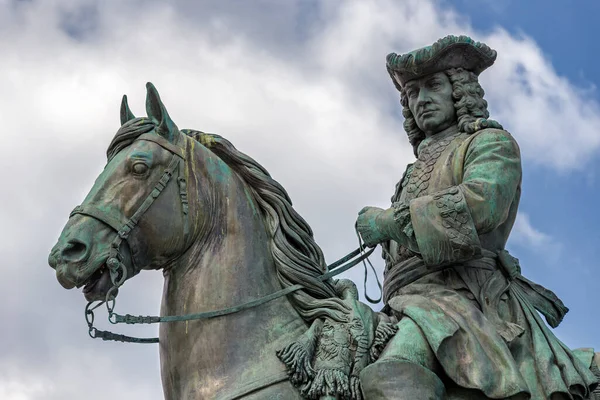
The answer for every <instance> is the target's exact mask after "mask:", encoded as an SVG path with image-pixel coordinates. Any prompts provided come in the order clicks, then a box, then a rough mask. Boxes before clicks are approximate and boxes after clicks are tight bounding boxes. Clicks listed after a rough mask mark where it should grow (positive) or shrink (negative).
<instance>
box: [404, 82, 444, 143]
mask: <svg viewBox="0 0 600 400" xmlns="http://www.w3.org/2000/svg"><path fill="white" fill-rule="evenodd" d="M404 90H405V93H406V97H407V99H408V107H409V109H410V111H411V112H412V114H413V116H414V117H415V121H416V123H417V126H418V127H419V128H420V129H421V130H422V131H423V132H425V134H426V135H427V136H431V135H435V134H436V133H438V132H440V131H442V130H444V129H446V128H448V127H450V126H451V125H452V124H454V123H455V122H456V110H455V108H454V99H453V98H452V83H451V82H450V79H448V76H447V75H446V74H445V73H444V72H437V73H435V74H431V75H427V76H425V77H423V78H419V79H413V80H412V81H408V82H407V83H406V85H405V86H404Z"/></svg>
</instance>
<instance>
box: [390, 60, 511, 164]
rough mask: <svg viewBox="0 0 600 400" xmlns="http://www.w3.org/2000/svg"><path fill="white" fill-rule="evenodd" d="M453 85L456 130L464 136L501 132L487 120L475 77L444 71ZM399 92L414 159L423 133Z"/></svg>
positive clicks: (480, 89)
mask: <svg viewBox="0 0 600 400" xmlns="http://www.w3.org/2000/svg"><path fill="white" fill-rule="evenodd" d="M444 72H445V73H446V75H447V76H448V78H449V79H450V82H451V83H452V98H453V99H454V108H455V109H456V117H457V121H458V129H460V130H461V131H462V132H465V133H467V134H472V133H474V132H477V131H478V130H481V129H484V128H497V129H502V125H500V124H499V123H498V122H496V121H494V120H490V119H487V118H488V117H489V116H490V113H489V112H488V110H487V101H485V100H484V98H483V96H484V93H485V92H484V91H483V88H482V87H481V85H480V84H479V81H478V79H477V75H476V74H474V73H473V72H471V71H467V70H465V69H463V68H451V69H448V70H446V71H444ZM399 89H400V104H402V115H403V116H404V118H405V120H404V130H405V131H406V133H407V134H408V140H409V141H410V144H411V145H412V146H413V150H414V153H415V156H417V157H418V148H419V144H420V143H421V142H422V141H423V139H425V133H424V132H423V131H422V130H421V129H419V127H418V126H417V121H416V120H415V117H414V116H413V114H412V112H411V111H410V109H409V108H408V97H407V96H406V91H405V90H404V88H402V87H399Z"/></svg>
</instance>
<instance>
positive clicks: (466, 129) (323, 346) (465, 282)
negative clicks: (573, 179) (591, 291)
mask: <svg viewBox="0 0 600 400" xmlns="http://www.w3.org/2000/svg"><path fill="white" fill-rule="evenodd" d="M495 58H496V52H495V51H493V50H491V49H490V48H489V47H487V46H486V45H484V44H482V43H478V42H474V41H473V40H471V39H470V38H468V37H465V36H460V37H455V36H448V37H446V38H443V39H440V40H439V41H437V42H436V43H435V44H433V45H432V46H429V47H426V48H423V49H419V50H416V51H413V52H411V53H408V54H405V55H396V54H390V55H389V56H388V58H387V69H388V72H389V74H390V76H391V78H392V81H393V83H394V85H395V86H396V88H397V89H398V90H399V91H400V97H401V103H402V106H403V115H404V117H405V123H404V127H405V130H406V132H407V133H408V137H409V140H410V143H411V144H412V145H413V148H414V151H415V155H416V157H417V160H416V161H415V162H414V163H413V164H410V165H409V166H408V168H407V170H406V172H405V173H404V176H403V177H402V179H401V180H400V182H399V183H398V185H397V186H396V191H395V194H394V196H393V197H392V206H391V207H390V208H389V209H387V210H383V209H379V208H375V207H365V208H364V209H363V210H361V211H360V213H359V216H358V220H357V223H356V227H357V231H358V232H359V233H360V235H361V237H362V239H363V240H364V242H365V244H366V245H367V246H369V247H374V246H375V245H377V244H380V245H381V246H382V248H383V253H384V258H385V260H386V270H385V281H384V300H385V307H384V309H383V310H382V311H381V312H374V311H373V310H371V309H370V308H369V307H368V306H366V305H365V304H363V303H361V302H359V301H358V293H357V290H356V287H355V285H354V284H353V283H352V282H350V281H348V280H344V279H339V280H338V279H335V278H334V275H335V274H337V273H338V271H343V270H345V269H346V268H349V267H351V266H352V265H354V264H355V263H356V262H358V261H360V260H361V259H363V258H364V257H366V256H367V255H368V254H370V253H364V252H363V253H360V252H359V251H357V252H354V253H352V254H350V255H349V256H348V257H345V258H344V259H342V260H340V261H339V262H336V263H334V265H331V266H327V265H326V264H325V262H324V257H323V254H322V251H321V249H320V248H319V246H318V245H317V244H316V243H315V241H314V238H313V234H312V231H311V228H310V227H309V225H308V224H307V223H306V221H305V220H304V219H303V218H302V217H301V216H300V215H299V214H298V213H297V212H296V211H295V210H294V208H293V207H292V202H291V200H290V198H289V196H288V194H287V193H286V191H285V189H284V188H283V187H282V186H281V185H280V184H279V183H277V182H276V181H275V180H273V179H272V177H271V176H270V174H269V173H268V172H267V171H266V170H265V169H264V168H263V167H262V166H261V165H260V164H259V163H257V162H256V161H255V160H253V159H252V158H251V157H249V156H247V155H245V154H243V153H242V152H240V151H239V150H237V149H236V148H235V147H234V146H233V145H232V144H231V143H230V142H228V141H227V140H226V139H224V138H223V137H221V136H219V135H215V134H210V133H204V132H201V131H196V130H189V129H181V130H180V129H179V128H178V127H177V126H176V124H175V123H174V122H173V121H172V119H171V118H170V116H169V114H168V112H167V110H166V108H165V107H164V105H163V103H162V101H161V99H160V97H159V95H158V92H157V91H156V89H155V88H154V86H153V85H152V84H148V85H147V89H148V93H147V99H146V111H147V117H141V118H138V117H135V116H134V114H133V113H132V112H131V110H130V109H129V106H128V105H127V100H126V97H124V98H123V102H122V106H121V127H120V129H119V130H118V131H117V133H116V135H115V137H114V138H113V140H112V142H111V143H110V145H109V148H108V151H107V164H106V167H105V168H104V171H103V172H102V173H101V174H100V176H99V177H98V179H97V180H96V182H95V184H94V186H93V187H92V189H91V191H90V193H89V194H88V195H87V197H86V198H85V199H84V201H83V202H82V204H81V205H80V206H77V207H76V208H75V209H74V210H73V212H72V213H71V215H70V217H69V220H68V222H67V225H66V226H65V228H64V230H63V232H62V233H61V236H60V238H59V240H58V243H57V244H56V246H55V247H54V248H53V249H52V251H51V253H50V256H49V263H50V265H51V266H52V268H54V269H55V270H56V274H57V278H58V281H59V282H60V284H61V285H62V286H63V287H65V288H67V289H70V288H73V287H78V288H83V292H84V295H85V298H86V299H87V300H88V301H89V304H88V307H87V308H86V319H87V322H88V327H89V333H90V336H92V337H98V338H102V339H104V340H120V341H125V342H142V343H144V342H147V343H152V342H157V341H158V342H159V348H160V356H161V375H162V381H163V388H164V394H165V398H166V399H168V400H179V399H223V400H225V399H303V398H308V399H329V400H333V399H366V400H377V399H411V400H412V399H453V400H459V399H505V398H507V399H552V400H556V399H590V400H598V399H600V394H598V392H597V391H596V392H594V391H595V390H597V389H596V387H597V384H598V379H599V377H600V370H598V364H599V363H600V357H599V356H598V355H595V354H594V352H593V350H591V349H577V350H571V349H569V348H567V347H566V346H565V345H564V344H562V343H561V342H560V341H559V340H558V339H557V338H556V337H555V336H554V334H553V333H552V331H550V329H549V328H548V327H547V326H546V324H545V323H544V321H542V319H541V317H540V315H539V314H538V312H540V313H541V314H542V315H544V317H545V319H546V321H547V323H548V324H549V325H550V326H552V327H555V326H557V325H558V324H559V323H560V322H561V320H562V318H563V317H564V315H565V313H566V312H567V311H568V309H567V308H566V307H565V306H564V305H563V303H562V302H561V301H560V299H558V298H557V296H556V295H555V294H554V293H553V292H551V291H550V290H548V289H545V288H543V287H541V286H540V285H538V284H535V283H533V282H531V281H529V280H528V279H526V278H525V277H524V276H523V275H522V274H521V267H520V265H519V263H518V260H517V259H515V258H514V257H512V256H511V255H510V254H508V252H507V251H506V250H505V249H504V246H505V244H506V241H507V239H508V236H509V233H510V230H511V228H512V225H513V223H514V220H515V217H516V213H517V208H518V203H519V197H520V190H521V187H520V185H521V159H520V153H519V148H518V146H517V143H516V141H515V140H514V138H513V137H512V136H511V135H510V134H509V133H508V132H506V131H505V130H503V128H502V126H501V125H500V124H499V123H498V122H496V121H493V120H491V119H489V118H488V117H489V115H488V111H487V103H486V101H485V100H484V99H483V89H482V88H481V86H480V85H479V83H478V75H479V74H480V73H481V72H482V71H483V70H484V69H486V68H488V67H489V66H491V65H492V63H493V62H494V60H495ZM360 254H362V255H360ZM353 257H354V261H352V259H353ZM357 257H358V258H357ZM152 269H159V270H162V272H163V275H164V277H165V285H164V291H163V300H162V307H161V312H160V314H161V316H156V317H142V316H139V317H136V316H130V315H120V314H117V313H116V311H115V307H116V306H115V302H116V298H117V295H118V291H119V289H120V288H121V286H122V285H123V284H124V283H125V282H126V281H127V280H128V279H131V278H132V277H134V276H135V275H136V274H138V273H139V272H140V271H141V270H152ZM95 302H99V304H100V305H102V304H104V305H106V307H107V309H108V313H109V319H110V321H111V322H113V323H161V326H160V334H159V340H157V339H140V338H132V337H128V336H124V335H118V334H113V333H112V332H107V331H100V330H98V329H97V328H96V327H95V326H94V324H95V322H94V309H95V308H96V306H95V305H94V304H95Z"/></svg>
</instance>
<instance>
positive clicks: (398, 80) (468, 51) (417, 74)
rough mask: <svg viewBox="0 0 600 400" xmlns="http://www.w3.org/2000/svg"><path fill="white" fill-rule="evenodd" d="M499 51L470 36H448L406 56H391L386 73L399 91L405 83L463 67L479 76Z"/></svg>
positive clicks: (388, 57)
mask: <svg viewBox="0 0 600 400" xmlns="http://www.w3.org/2000/svg"><path fill="white" fill-rule="evenodd" d="M496 55H497V53H496V51H495V50H492V49H490V48H489V47H488V46H487V45H486V44H484V43H480V42H476V41H474V40H473V39H471V38H470V37H468V36H453V35H449V36H446V37H445V38H442V39H439V40H438V41H437V42H435V43H434V44H433V45H431V46H427V47H423V48H421V49H418V50H414V51H411V52H410V53H407V54H402V55H400V54H396V53H390V54H388V56H387V57H386V61H387V62H386V66H387V70H388V72H389V74H390V76H391V77H392V80H393V81H394V85H396V88H397V89H398V90H400V88H401V87H403V86H404V84H406V82H408V81H410V80H412V79H416V78H421V77H423V76H426V75H429V74H433V73H436V72H442V71H445V70H447V69H449V68H464V69H466V70H468V71H472V72H473V73H475V74H477V75H479V74H480V73H481V72H482V71H483V70H485V69H486V68H488V67H489V66H491V65H492V64H493V63H494V61H495V60H496Z"/></svg>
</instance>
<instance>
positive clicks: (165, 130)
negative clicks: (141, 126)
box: [146, 82, 179, 143]
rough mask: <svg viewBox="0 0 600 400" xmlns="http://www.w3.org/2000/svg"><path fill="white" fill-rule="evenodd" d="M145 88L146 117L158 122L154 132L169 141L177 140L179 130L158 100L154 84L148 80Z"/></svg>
mask: <svg viewBox="0 0 600 400" xmlns="http://www.w3.org/2000/svg"><path fill="white" fill-rule="evenodd" d="M146 89H147V94H146V113H148V118H150V119H153V120H155V121H156V122H158V127H157V128H156V132H157V133H158V134H159V135H161V136H163V137H164V138H165V139H167V140H169V141H170V142H172V143H175V142H176V140H177V134H178V132H179V130H178V129H177V125H175V123H174V122H173V120H172V119H171V117H170V116H169V113H168V112H167V109H166V108H165V106H164V104H163V103H162V101H161V100H160V96H159V95H158V90H156V88H155V87H154V85H153V84H152V83H150V82H148V83H147V84H146Z"/></svg>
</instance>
